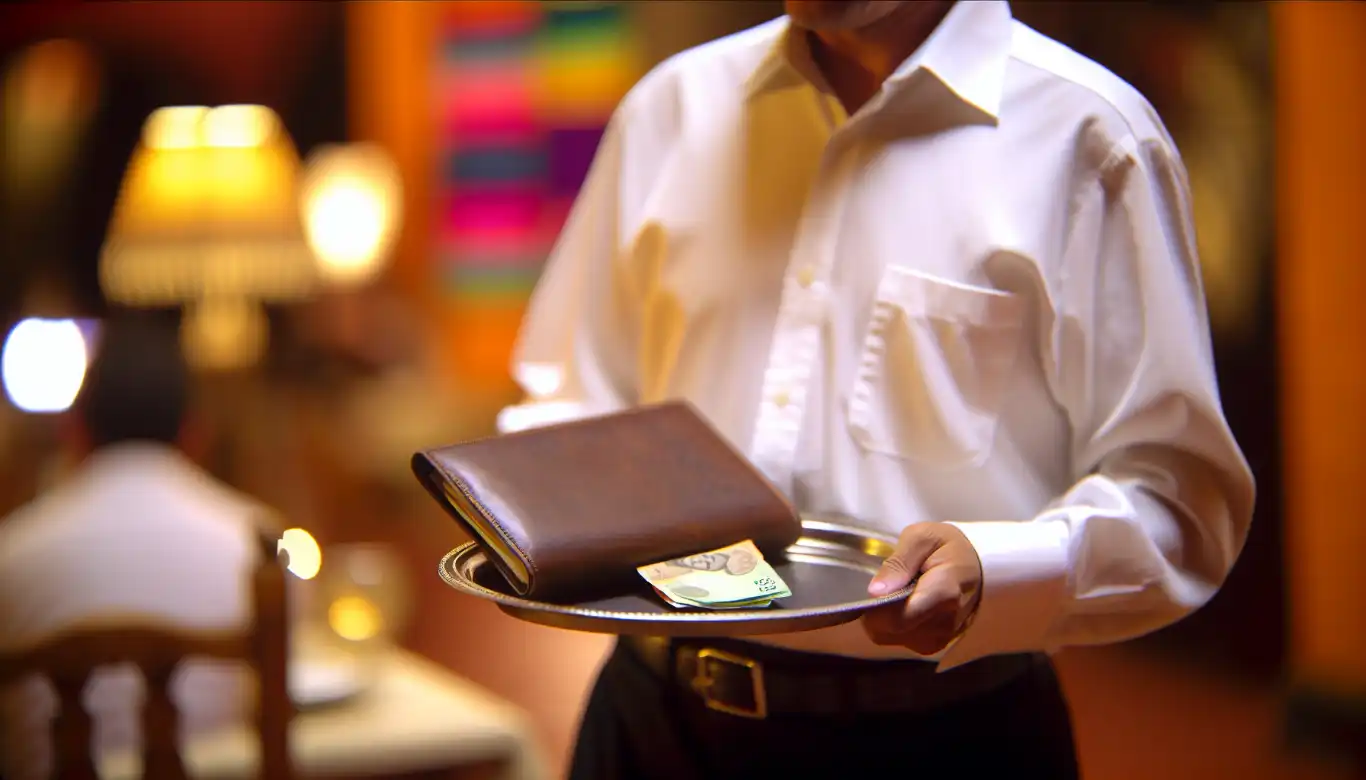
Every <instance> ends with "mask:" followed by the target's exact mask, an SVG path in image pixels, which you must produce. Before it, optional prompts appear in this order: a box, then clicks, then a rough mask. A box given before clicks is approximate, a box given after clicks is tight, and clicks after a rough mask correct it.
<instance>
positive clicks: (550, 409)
mask: <svg viewBox="0 0 1366 780" xmlns="http://www.w3.org/2000/svg"><path fill="white" fill-rule="evenodd" d="M606 413H607V410H606V409H598V408H596V407H594V406H592V405H590V404H585V403H580V402H578V401H527V402H526V403H521V404H515V405H513V406H505V407H503V409H502V411H500V412H498V422H497V425H498V432H499V433H516V432H517V431H525V430H529V429H531V428H542V427H544V426H547V425H555V424H557V423H565V422H572V421H574V420H582V419H583V418H585V417H595V416H597V415H600V414H606Z"/></svg>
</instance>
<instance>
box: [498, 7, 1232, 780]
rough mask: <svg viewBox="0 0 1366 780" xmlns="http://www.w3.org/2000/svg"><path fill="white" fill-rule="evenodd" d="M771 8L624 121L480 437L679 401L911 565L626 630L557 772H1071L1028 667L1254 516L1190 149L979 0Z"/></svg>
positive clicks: (1186, 598)
mask: <svg viewBox="0 0 1366 780" xmlns="http://www.w3.org/2000/svg"><path fill="white" fill-rule="evenodd" d="M787 11H788V15H787V17H784V18H782V19H778V20H775V21H773V22H771V23H768V24H764V25H761V26H759V27H757V28H754V29H751V30H748V31H746V32H742V33H740V34H737V35H733V36H730V37H728V38H724V39H722V40H718V41H714V42H712V43H709V44H706V45H703V46H700V47H697V48H695V49H692V50H690V51H687V52H684V53H682V54H680V55H677V56H675V57H673V58H672V59H670V60H668V61H667V62H665V63H663V64H662V65H660V66H659V67H657V68H656V69H655V70H654V71H652V72H651V73H650V74H649V75H647V76H646V77H645V78H644V79H643V80H642V81H641V82H640V83H639V84H638V85H637V86H636V87H635V88H634V89H633V90H632V92H631V93H630V94H629V95H628V96H627V98H626V99H625V100H624V101H623V102H622V104H621V105H620V106H619V108H618V110H617V112H616V113H615V115H614V117H613V119H612V121H611V123H610V125H609V127H608V129H607V132H606V134H605V136H604V138H603V141H602V145H601V147H600V149H599V152H598V156H597V159H596V161H595V163H594V166H593V169H592V171H591V173H590V175H589V177H588V180H587V182H586V183H585V185H584V188H583V190H582V192H581V194H580V196H579V199H578V202H577V204H576V206H575V208H574V211H573V213H572V214H571V216H570V219H569V221H568V223H567V225H566V227H565V230H564V233H563V235H562V236H561V239H560V242H559V244H558V246H557V248H556V250H555V252H554V254H553V256H552V258H551V259H550V261H549V264H548V266H547V268H546V270H545V273H544V276H543V278H542V281H541V284H540V286H539V288H538V290H537V292H536V294H535V296H534V298H533V301H532V304H531V307H530V310H529V312H528V314H527V317H526V320H525V323H524V325H523V331H522V334H521V336H520V339H519V343H518V347H517V351H516V355H515V358H514V371H515V372H516V376H517V377H518V379H519V381H520V382H521V383H522V384H523V386H524V387H525V389H526V390H527V391H528V395H529V398H528V400H527V402H526V403H524V404H522V405H520V406H516V407H512V408H509V409H507V410H505V412H504V413H503V415H502V416H501V417H500V425H501V426H502V428H503V429H504V430H511V429H516V428H520V427H526V426H529V425H537V424H544V423H546V422H551V421H554V420H559V419H564V418H567V417H574V416H579V415H586V414H596V413H602V412H609V411H612V410H615V409H620V408H623V407H627V406H630V405H634V404H643V403H651V402H656V401H660V400H663V399H666V398H670V397H684V398H687V399H689V400H690V401H692V402H693V403H694V405H696V406H697V407H698V408H699V409H700V410H701V411H702V412H703V413H704V414H705V415H706V416H707V417H709V418H710V420H711V421H712V422H713V423H714V424H715V425H716V426H717V428H718V429H719V430H720V431H721V432H722V433H723V434H725V435H726V436H728V437H729V438H730V439H731V440H732V441H733V442H734V443H735V444H736V445H737V446H738V447H739V448H741V449H742V450H744V451H745V452H747V453H748V455H749V457H750V458H751V459H752V460H753V462H754V463H755V465H756V466H757V467H758V468H760V469H761V470H762V471H763V472H764V473H765V474H766V475H767V476H768V477H769V478H770V479H771V480H773V481H774V482H775V483H776V484H777V485H778V486H779V487H780V488H781V489H783V490H784V491H786V492H787V493H788V494H789V495H791V496H792V498H793V499H794V501H795V502H796V503H797V505H798V506H799V507H800V508H801V509H802V510H804V511H807V512H812V513H830V514H837V515H843V516H846V517H849V518H852V519H853V521H854V522H857V523H862V524H864V525H866V526H868V527H870V528H874V529H879V530H882V531H885V532H888V533H891V534H899V535H900V545H899V549H898V552H897V553H896V554H895V555H894V556H893V557H892V558H891V559H889V560H888V562H887V564H886V565H885V566H884V568H883V571H882V572H880V573H879V574H878V576H877V577H876V578H874V580H873V581H872V582H871V583H870V585H869V590H870V592H872V593H878V592H886V591H887V590H889V589H894V588H897V587H900V586H902V585H905V584H906V583H907V582H908V581H909V580H910V579H911V578H913V577H919V582H918V584H917V586H916V588H915V590H914V591H913V593H912V595H911V596H910V597H909V599H908V600H907V601H906V602H905V603H904V604H902V605H899V606H896V607H893V608H890V609H885V610H883V611H881V612H877V613H875V614H870V615H868V616H867V617H865V619H864V620H863V621H862V622H861V623H853V624H850V625H848V626H845V627H841V628H835V629H828V630H822V631H815V632H810V633H804V634H794V635H788V636H777V637H767V638H762V639H757V640H755V641H750V642H735V641H730V642H727V641H721V640H718V641H715V642H695V641H687V642H685V641H681V640H680V641H674V642H651V641H648V640H636V639H623V640H622V641H620V642H619V643H618V647H617V650H616V652H615V653H614V654H613V655H612V656H611V658H609V660H608V661H607V664H606V665H605V667H604V668H603V670H602V672H601V674H600V677H599V680H598V683H597V686H596V687H595V688H594V691H593V694H592V696H591V698H590V701H589V704H588V707H587V710H586V712H585V715H584V721H583V724H582V728H581V731H580V737H579V743H578V748H577V750H576V753H575V759H574V770H573V774H574V777H576V778H585V779H586V778H594V780H604V779H606V778H615V777H703V776H705V777H732V776H736V777H738V776H745V775H746V774H749V775H751V776H752V775H753V773H755V772H758V773H759V776H765V777H768V776H782V775H783V774H785V773H788V772H792V773H799V774H803V775H821V776H824V775H829V776H840V777H844V776H848V777H859V776H868V775H867V773H873V772H886V773H893V772H894V773H897V774H899V775H902V776H910V775H911V774H916V775H917V776H918V775H919V774H920V773H923V772H926V771H935V770H939V769H943V770H949V771H953V772H955V773H956V776H965V777H998V776H999V777H1047V778H1053V779H1055V780H1056V779H1059V778H1067V777H1074V776H1076V774H1077V768H1076V762H1075V755H1074V750H1073V746H1072V737H1071V726H1070V720H1069V716H1068V712H1067V708H1066V705H1065V702H1064V701H1063V699H1062V696H1061V693H1060V691H1059V689H1058V685H1057V681H1056V679H1055V677H1054V676H1053V673H1052V669H1051V666H1050V665H1049V664H1048V662H1047V655H1046V654H1047V653H1049V652H1051V651H1054V650H1057V649H1059V648H1061V647H1064V646H1067V645H1079V644H1096V643H1108V642H1117V641H1122V640H1125V639H1128V638H1131V637H1135V636H1138V635H1140V634H1144V633H1147V632H1150V631H1153V630H1155V629H1157V628H1160V627H1162V626H1165V625H1168V624H1170V623H1172V622H1174V621H1176V620H1178V619H1179V618H1181V617H1182V616H1184V615H1186V614H1188V613H1189V612H1191V611H1192V610H1194V609H1197V608H1199V607H1200V606H1201V605H1203V604H1204V603H1205V602H1206V601H1208V599H1209V598H1210V597H1211V596H1212V595H1213V594H1214V592H1215V591H1216V590H1217V589H1218V587H1219V585H1220V584H1221V583H1222V582H1223V580H1224V578H1225V576H1226V575H1227V573H1228V571H1229V569H1230V568H1231V567H1232V565H1233V563H1234V561H1235V559H1236V558H1237V556H1238V553H1239V551H1240V549H1241V546H1242V543H1243V540H1244V538H1245V536H1246V534H1247V529H1248V524H1249V522H1250V518H1251V514H1252V507H1253V498H1254V488H1253V482H1252V477H1251V474H1250V472H1249V470H1248V468H1247V465H1246V463H1245V462H1244V459H1243V457H1242V454H1241V453H1240V451H1239V448H1238V446H1237V444H1236V442H1235V441H1234V439H1233V437H1232V435H1231V434H1230V432H1229V430H1228V426H1227V424H1226V423H1225V421H1224V419H1223V414H1222V410H1221V407H1220V402H1219V396H1218V390H1217V387H1216V382H1215V376H1214V368H1213V363H1212V356H1211V347H1210V343H1209V329H1208V324H1207V321H1206V312H1205V305H1204V300H1203V291H1202V288H1201V281H1200V273H1199V267H1198V260H1197V257H1196V252H1195V238H1194V235H1193V230H1192V225H1191V217H1190V204H1189V190H1188V187H1187V183H1186V178H1185V172H1184V169H1183V166H1182V164H1181V161H1180V158H1179V156H1178V153H1177V150H1176V148H1175V147H1174V145H1173V143H1172V140H1171V138H1170V137H1169V136H1168V134H1167V132H1166V130H1165V129H1164V127H1163V125H1162V123H1161V121H1160V119H1159V118H1158V117H1157V115H1156V114H1155V113H1154V111H1153V109H1152V108H1151V107H1150V105H1149V104H1148V103H1147V101H1145V100H1144V98H1143V97H1142V96H1141V95H1139V94H1138V93H1137V92H1136V91H1135V90H1134V89H1133V88H1132V87H1130V86H1129V85H1127V84H1125V83H1124V82H1122V81H1121V80H1120V79H1118V78H1117V77H1116V76H1114V75H1113V74H1111V73H1109V72H1107V71H1106V70H1105V69H1104V68H1102V67H1100V66H1099V65H1097V64H1095V63H1093V62H1091V61H1089V60H1087V59H1085V58H1083V57H1082V56H1080V55H1078V54H1076V53H1075V52H1072V51H1070V50H1068V49H1067V48H1065V47H1064V46H1062V45H1060V44H1058V43H1056V42H1054V41H1051V40H1049V39H1047V38H1045V37H1043V36H1042V35H1040V34H1038V33H1037V32H1035V31H1033V30H1031V29H1029V28H1027V27H1026V26H1024V25H1022V24H1020V23H1019V22H1016V21H1014V20H1013V19H1012V16H1011V13H1010V8H1009V6H1008V4H1006V3H1004V2H942V1H939V2H900V1H897V0H889V1H886V2H873V1H872V0H811V1H809V2H802V1H801V0H788V2H787ZM706 647H713V648H717V649H722V650H725V651H727V652H730V653H731V654H732V655H737V656H740V657H741V658H743V659H747V660H750V661H755V662H758V667H757V668H758V669H759V671H758V672H757V676H758V677H761V678H762V683H763V685H762V686H760V685H758V684H756V680H755V677H756V674H752V669H751V667H750V665H748V664H744V663H741V664H734V663H719V662H708V661H703V660H701V659H700V658H699V656H698V650H699V649H700V648H706ZM699 672H702V674H699ZM760 698H764V699H766V703H767V705H768V706H767V713H766V716H764V717H744V716H742V715H734V714H725V713H723V712H720V711H718V707H717V705H724V706H723V707H722V708H724V709H729V710H731V711H732V712H734V711H736V710H739V711H749V712H750V714H751V715H758V714H759V713H757V712H755V710H757V709H758V707H757V706H756V703H757V701H758V700H759V699H760Z"/></svg>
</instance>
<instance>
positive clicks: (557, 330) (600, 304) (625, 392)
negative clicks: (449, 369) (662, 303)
mask: <svg viewBox="0 0 1366 780" xmlns="http://www.w3.org/2000/svg"><path fill="white" fill-rule="evenodd" d="M620 123H621V120H620V114H618V115H617V116H615V117H614V118H613V120H612V121H611V122H610V123H609V124H608V126H607V128H606V131H605V132H604V134H603V138H602V141H601V143H600V144H599V146H598V150H597V153H596V156H595V157H594V160H593V165H592V167H591V168H590V169H589V173H588V177H587V179H586V180H585V182H584V185H583V188H582V189H581V190H580V192H579V195H578V197H577V199H576V200H575V202H574V206H573V208H572V209H571V210H570V213H569V218H568V219H567V220H566V222H565V227H564V229H563V231H562V232H561V233H560V237H559V239H558V241H557V242H556V244H555V247H554V249H553V250H552V252H551V255H550V258H549V259H548V260H547V262H546V265H545V269H544V271H543V272H542V275H541V279H540V281H539V283H538V284H537V286H536V290H535V292H534V293H533V294H532V297H531V301H530V304H529V306H528V309H527V313H526V315H525V317H524V318H523V321H522V326H521V330H520V332H519V334H518V337H517V343H516V346H515V347H514V350H513V356H512V375H513V378H514V379H516V380H517V383H518V384H519V385H520V386H521V388H522V389H523V390H524V391H525V393H526V398H525V400H524V401H523V402H522V403H520V404H517V405H515V406H509V407H507V408H505V409H503V410H502V412H501V413H500V414H499V415H498V429H499V431H500V432H504V433H506V432H509V431H515V430H521V429H524V428H532V427H536V426H540V425H546V424H550V423H555V422H562V421H565V420H570V419H576V418H580V417H586V416H593V415H597V414H606V413H609V412H613V411H617V410H619V409H621V408H623V407H625V406H628V405H630V404H631V403H632V402H633V400H634V391H633V389H632V386H633V376H634V355H635V346H634V341H633V339H634V338H635V336H634V334H635V333H637V328H635V327H634V326H633V324H632V323H633V322H634V320H635V317H636V315H635V313H634V312H633V310H632V303H631V296H630V295H629V294H628V291H627V290H626V288H625V284H624V282H623V278H622V276H621V274H619V273H618V264H619V260H620V245H621V242H620V229H619V189H620V177H621V168H622V165H621V158H622V149H621V132H620Z"/></svg>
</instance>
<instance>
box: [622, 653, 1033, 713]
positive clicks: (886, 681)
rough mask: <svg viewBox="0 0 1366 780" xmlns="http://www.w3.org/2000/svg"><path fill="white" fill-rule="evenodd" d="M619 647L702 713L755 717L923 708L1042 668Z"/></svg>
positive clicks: (1029, 659)
mask: <svg viewBox="0 0 1366 780" xmlns="http://www.w3.org/2000/svg"><path fill="white" fill-rule="evenodd" d="M621 643H622V646H623V647H625V648H626V649H627V650H628V651H629V652H630V653H631V654H632V655H634V656H635V657H636V658H637V659H639V660H640V661H641V662H642V663H643V665H644V666H645V667H646V668H648V669H650V671H652V672H653V673H654V674H655V675H656V676H658V677H659V678H661V679H662V680H664V681H666V682H667V683H669V684H670V685H674V686H677V687H679V688H682V689H684V690H686V691H689V692H690V693H691V694H692V695H694V696H696V697H697V698H698V699H700V700H701V702H702V703H703V704H704V705H706V707H707V708H709V709H712V710H715V711H717V712H724V713H727V714H730V715H735V716H737V717H742V718H756V719H763V718H767V717H769V716H770V715H808V716H809V715H817V716H820V715H825V716H830V715H850V714H856V713H889V712H899V713H911V712H920V711H925V710H931V709H935V708H938V707H943V706H945V705H948V704H952V703H954V702H958V701H963V700H965V699H970V698H973V697H975V696H980V695H982V694H985V693H988V692H990V691H992V690H994V689H996V688H998V687H1000V686H1002V685H1004V684H1006V683H1007V682H1010V681H1011V680H1013V679H1015V678H1017V677H1019V676H1021V675H1023V674H1024V673H1025V672H1026V671H1028V670H1029V669H1030V668H1031V667H1032V666H1033V665H1035V664H1038V663H1044V662H1046V661H1044V657H1043V656H1039V655H1003V656H992V657H989V658H983V659H981V660H978V661H973V662H971V663H968V664H965V665H963V666H959V667H956V668H954V669H950V670H948V671H946V672H942V673H940V672H936V671H935V666H936V665H935V664H934V663H932V662H928V661H919V660H873V659H858V658H845V657H841V656H828V655H820V654H815V653H803V652H798V651H795V650H786V649H783V648H776V647H770V646H767V645H759V644H755V643H752V642H743V641H739V640H720V639H715V640H714V639H697V640H692V639H674V640H670V639H667V638H664V637H638V636H623V637H621Z"/></svg>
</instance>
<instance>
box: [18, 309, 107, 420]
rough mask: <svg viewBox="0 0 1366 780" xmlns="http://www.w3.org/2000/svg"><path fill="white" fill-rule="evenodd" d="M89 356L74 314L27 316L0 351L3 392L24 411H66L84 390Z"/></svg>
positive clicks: (35, 412)
mask: <svg viewBox="0 0 1366 780" xmlns="http://www.w3.org/2000/svg"><path fill="white" fill-rule="evenodd" d="M88 360H89V355H88V351H87V349H86V343H85V337H84V336H82V334H81V328H80V326H79V325H78V324H77V323H76V322H75V321H74V320H49V319H26V320H23V321H21V322H19V324H17V325H15V326H14V329H13V330H11V331H10V332H9V336H8V337H6V338H5V346H4V351H3V353H0V377H3V380H4V385H5V394H6V395H7V396H9V399H10V402H11V403H13V404H14V405H15V406H16V407H18V408H19V409H20V410H22V411H25V412H29V413H33V414H52V413H57V412H64V411H66V410H67V409H70V408H71V404H72V403H74V402H75V400H76V395H77V394H78V393H80V391H81V384H82V383H83V382H84V381H85V369H86V365H87V361H88Z"/></svg>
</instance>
